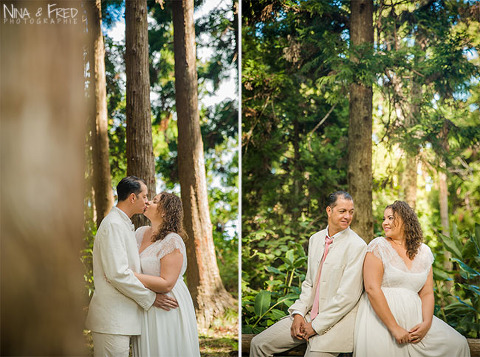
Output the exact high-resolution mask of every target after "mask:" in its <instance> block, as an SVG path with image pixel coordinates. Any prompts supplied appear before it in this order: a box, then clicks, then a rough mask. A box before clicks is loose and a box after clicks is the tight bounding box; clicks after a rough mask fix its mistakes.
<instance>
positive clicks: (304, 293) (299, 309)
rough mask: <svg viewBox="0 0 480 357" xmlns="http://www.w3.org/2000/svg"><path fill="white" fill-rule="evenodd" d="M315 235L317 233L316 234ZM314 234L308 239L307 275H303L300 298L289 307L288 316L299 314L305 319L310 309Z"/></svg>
mask: <svg viewBox="0 0 480 357" xmlns="http://www.w3.org/2000/svg"><path fill="white" fill-rule="evenodd" d="M316 234H317V233H316ZM316 234H314V235H313V236H311V237H310V240H309V241H308V261H307V274H306V275H305V280H304V281H303V282H302V290H301V293H300V296H299V297H298V299H297V300H296V301H295V303H294V304H293V305H292V306H290V308H289V309H288V312H289V313H290V315H293V314H295V313H300V315H301V316H302V317H305V315H306V314H307V312H308V311H309V308H310V306H309V305H310V300H311V296H312V291H313V280H314V279H315V277H314V276H312V275H313V266H312V262H313V252H314V250H315V249H314V247H313V245H314V240H315V239H316V238H315V236H316Z"/></svg>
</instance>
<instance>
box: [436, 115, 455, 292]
mask: <svg viewBox="0 0 480 357" xmlns="http://www.w3.org/2000/svg"><path fill="white" fill-rule="evenodd" d="M448 131H449V128H448V122H445V124H444V127H443V128H442V131H441V132H440V139H441V143H442V149H443V150H444V151H445V152H446V151H448V148H449V146H448ZM438 190H439V195H438V199H439V205H440V221H441V224H442V234H443V235H446V236H447V237H450V222H449V219H448V183H447V164H446V162H445V161H444V160H441V162H440V170H439V171H438ZM451 258H452V253H450V252H449V251H447V250H445V254H444V262H443V267H444V268H445V270H452V269H453V264H452V262H451V260H450V259H451ZM445 287H446V288H447V291H451V289H452V288H453V281H446V282H445Z"/></svg>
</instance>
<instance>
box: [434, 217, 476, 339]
mask: <svg viewBox="0 0 480 357" xmlns="http://www.w3.org/2000/svg"><path fill="white" fill-rule="evenodd" d="M439 237H440V238H441V241H442V243H443V246H441V248H442V249H443V248H444V249H446V250H447V251H449V252H450V253H451V254H452V258H451V261H452V262H453V263H454V267H453V270H452V271H446V270H445V269H444V267H443V264H442V263H443V260H442V259H440V260H439V261H438V262H437V261H436V262H435V264H434V268H433V273H434V279H435V281H436V289H435V295H436V296H435V300H436V302H437V303H440V305H436V306H435V313H436V315H437V316H438V317H440V318H442V319H443V320H445V321H446V322H448V323H449V324H450V325H451V326H453V327H454V328H455V329H456V330H457V331H459V332H460V333H462V334H463V335H465V336H467V337H470V338H479V337H480V288H479V284H480V225H479V224H476V225H475V232H474V233H468V232H465V233H464V234H460V233H459V232H458V231H457V227H456V225H454V227H453V232H452V235H451V237H448V236H445V235H443V234H440V233H439ZM436 253H437V254H436V255H437V258H438V254H442V250H439V249H437V250H436ZM446 282H453V288H454V289H453V291H452V292H451V291H448V290H447V288H446V286H448V285H446V284H445V283H446Z"/></svg>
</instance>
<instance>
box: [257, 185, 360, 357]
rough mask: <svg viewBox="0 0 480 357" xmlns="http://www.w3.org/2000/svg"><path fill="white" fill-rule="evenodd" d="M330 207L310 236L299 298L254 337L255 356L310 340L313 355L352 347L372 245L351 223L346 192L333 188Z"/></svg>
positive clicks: (308, 353) (325, 355) (327, 356)
mask: <svg viewBox="0 0 480 357" xmlns="http://www.w3.org/2000/svg"><path fill="white" fill-rule="evenodd" d="M326 210H327V215H328V226H327V228H326V229H324V230H322V231H320V232H317V233H315V234H314V235H313V236H312V237H310V240H309V246H308V268H307V275H306V276H305V281H304V282H303V283H302V291H301V294H300V297H299V299H298V300H297V301H296V302H295V303H294V304H293V305H292V306H291V307H290V308H289V312H290V316H287V317H285V318H283V319H281V320H280V321H278V322H277V323H276V324H274V325H272V326H271V327H269V328H268V329H266V330H265V331H263V332H262V333H260V334H258V335H257V336H255V337H254V338H253V340H252V342H251V345H250V356H252V357H259V356H273V354H274V353H279V352H283V351H286V350H288V349H290V348H292V347H295V346H296V345H299V344H302V343H305V341H308V346H307V351H306V353H305V356H309V357H332V356H338V355H339V354H340V353H342V352H351V351H352V350H353V328H354V326H355V315H356V310H357V303H358V300H359V298H360V295H361V294H362V291H363V276H362V266H363V259H364V257H365V254H366V249H367V245H366V243H365V242H364V241H363V239H362V238H360V237H359V236H358V235H357V234H356V233H355V232H354V231H352V230H351V229H350V223H351V222H352V218H353V210H354V206H353V199H352V197H351V196H350V195H349V194H348V193H347V192H344V191H337V192H335V193H332V194H331V195H330V196H329V199H328V206H327V208H326ZM325 253H326V254H325Z"/></svg>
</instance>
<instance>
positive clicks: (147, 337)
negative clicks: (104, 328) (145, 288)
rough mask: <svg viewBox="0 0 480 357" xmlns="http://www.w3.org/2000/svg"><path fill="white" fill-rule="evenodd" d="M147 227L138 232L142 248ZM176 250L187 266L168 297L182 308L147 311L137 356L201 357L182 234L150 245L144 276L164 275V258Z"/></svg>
mask: <svg viewBox="0 0 480 357" xmlns="http://www.w3.org/2000/svg"><path fill="white" fill-rule="evenodd" d="M147 228H149V227H140V228H139V229H137V231H136V233H135V235H136V238H137V245H138V247H140V244H141V243H142V240H143V235H144V233H145V231H146V229H147ZM175 249H178V250H179V251H180V252H181V253H182V256H183V264H182V269H181V271H180V275H179V277H178V280H177V283H176V284H175V286H174V287H173V289H172V291H171V292H170V293H168V295H170V296H173V297H174V298H175V299H177V301H178V308H176V309H171V310H170V311H165V310H162V309H160V308H157V307H155V306H152V307H151V308H150V309H149V310H148V311H144V320H143V323H142V334H141V335H140V336H138V337H137V338H136V339H134V343H133V355H134V356H136V357H184V356H192V357H194V356H200V350H199V346H198V332H197V320H196V318H195V310H194V308H193V302H192V298H191V296H190V292H189V291H188V289H187V286H186V285H185V283H184V281H183V274H184V273H185V270H186V269H187V256H186V251H185V244H184V243H183V239H182V238H181V237H180V236H179V235H178V234H175V233H170V234H168V235H167V236H166V237H165V238H164V239H162V240H159V241H156V242H154V243H152V244H151V245H150V246H148V247H147V248H146V249H145V250H144V251H142V252H141V253H140V264H141V267H142V273H143V274H148V275H155V276H160V269H161V266H160V259H161V258H163V257H164V256H165V255H167V254H169V253H172V252H173V251H174V250H175Z"/></svg>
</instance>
